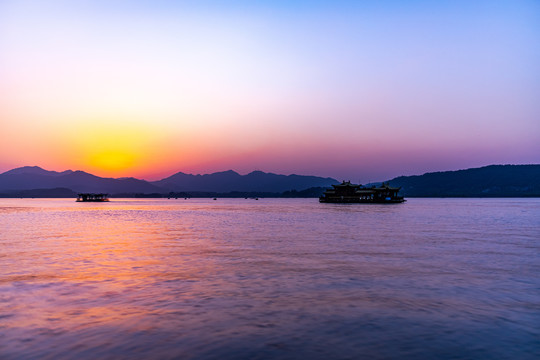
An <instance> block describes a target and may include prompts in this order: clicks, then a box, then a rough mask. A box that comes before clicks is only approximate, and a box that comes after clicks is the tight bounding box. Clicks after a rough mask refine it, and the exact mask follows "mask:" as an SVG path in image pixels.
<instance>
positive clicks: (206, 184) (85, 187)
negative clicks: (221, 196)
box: [0, 166, 337, 194]
mask: <svg viewBox="0 0 540 360" xmlns="http://www.w3.org/2000/svg"><path fill="white" fill-rule="evenodd" d="M336 183H337V180H335V179H332V178H322V177H317V176H304V175H277V174H272V173H265V172H262V171H254V172H251V173H249V174H247V175H240V174H238V173H237V172H235V171H232V170H229V171H223V172H217V173H213V174H206V175H190V174H184V173H181V172H179V173H176V174H174V175H172V176H169V177H167V178H165V179H162V180H159V181H153V182H148V181H145V180H139V179H135V178H118V179H114V178H102V177H99V176H95V175H92V174H89V173H86V172H84V171H80V170H77V171H73V170H66V171H62V172H57V171H48V170H45V169H42V168H40V167H38V166H24V167H20V168H16V169H13V170H9V171H6V172H5V173H3V174H0V193H3V194H13V193H21V191H26V190H32V193H33V194H34V193H36V191H39V190H40V189H58V188H63V189H69V190H71V191H74V192H106V193H109V194H117V193H122V194H130V193H131V194H135V193H143V194H144V193H146V194H148V193H168V192H173V191H176V192H179V191H184V192H185V191H206V192H233V191H243V192H246V191H260V192H284V191H291V190H305V189H308V188H312V187H328V186H330V185H332V184H336ZM23 193H24V192H23Z"/></svg>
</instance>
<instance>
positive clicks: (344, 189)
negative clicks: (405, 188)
mask: <svg viewBox="0 0 540 360" xmlns="http://www.w3.org/2000/svg"><path fill="white" fill-rule="evenodd" d="M400 189H401V188H395V187H391V186H389V185H388V184H385V183H382V185H381V186H378V187H375V186H372V187H364V186H362V185H356V184H351V182H350V181H343V182H342V183H341V184H338V185H332V188H331V189H328V190H326V191H325V192H324V194H323V195H322V196H321V197H320V198H319V202H322V203H339V204H396V203H402V202H404V201H405V199H404V198H403V196H398V193H399V190H400Z"/></svg>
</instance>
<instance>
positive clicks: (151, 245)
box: [0, 198, 540, 359]
mask: <svg viewBox="0 0 540 360" xmlns="http://www.w3.org/2000/svg"><path fill="white" fill-rule="evenodd" d="M0 358H2V359H71V358H77V359H94V358H99V359H143V358H147V359H150V358H151V359H174V358H179V359H180V358H181V359H359V358H360V359H361V358H366V359H404V358H408V359H411V358H413V359H538V358H540V199H412V198H411V199H408V201H407V202H406V203H404V204H396V205H375V204H356V205H339V204H319V203H318V202H317V199H259V200H258V201H256V200H253V199H217V200H215V201H214V200H212V199H189V200H184V199H178V200H173V199H171V200H167V199H156V200H154V199H143V200H139V199H111V202H109V203H76V202H75V201H74V199H0Z"/></svg>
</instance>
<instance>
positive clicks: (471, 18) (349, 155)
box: [0, 0, 540, 183]
mask: <svg viewBox="0 0 540 360" xmlns="http://www.w3.org/2000/svg"><path fill="white" fill-rule="evenodd" d="M507 163H512V164H526V163H540V2H539V1H535V0H531V1H519V0H514V1H307V0H306V1H294V0H291V1H204V0H203V1H159V0H157V1H156V0H154V1H150V0H149V1H99V0H98V1H39V0H38V1H24V0H13V1H6V0H0V172H3V171H6V170H9V169H11V168H14V167H19V166H24V165H38V166H41V167H43V168H46V169H48V170H56V171H61V170H66V169H73V170H76V169H79V170H84V171H87V172H91V173H93V174H96V175H100V176H111V177H122V176H135V177H138V178H143V179H148V180H155V179H158V178H161V177H164V176H168V175H171V174H173V173H175V172H178V171H183V172H187V173H210V172H215V171H223V170H228V169H233V170H236V171H238V172H240V173H247V172H250V171H253V170H262V171H267V172H275V173H281V174H291V173H296V174H308V175H320V176H331V177H334V178H337V179H340V180H341V179H350V180H354V181H360V182H364V183H365V182H368V181H377V180H385V179H389V178H392V177H395V176H398V175H410V174H421V173H424V172H428V171H439V170H454V169H462V168H468V167H476V166H483V165H489V164H507Z"/></svg>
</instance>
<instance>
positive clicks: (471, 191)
mask: <svg viewBox="0 0 540 360" xmlns="http://www.w3.org/2000/svg"><path fill="white" fill-rule="evenodd" d="M389 183H390V185H392V186H401V193H402V194H404V195H405V197H527V196H540V165H490V166H485V167H481V168H474V169H466V170H458V171H443V172H433V173H426V174H424V175H417V176H400V177H397V178H394V179H392V180H390V181H389Z"/></svg>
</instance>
